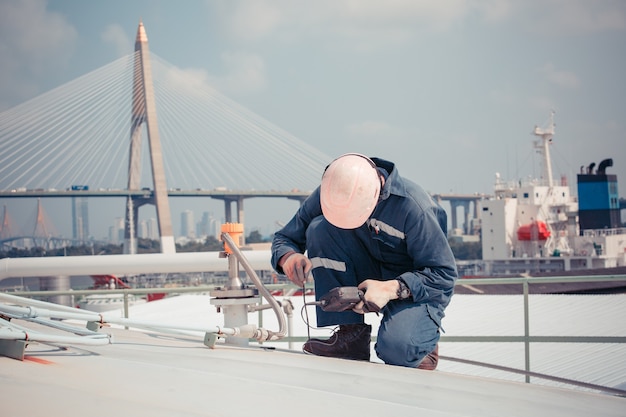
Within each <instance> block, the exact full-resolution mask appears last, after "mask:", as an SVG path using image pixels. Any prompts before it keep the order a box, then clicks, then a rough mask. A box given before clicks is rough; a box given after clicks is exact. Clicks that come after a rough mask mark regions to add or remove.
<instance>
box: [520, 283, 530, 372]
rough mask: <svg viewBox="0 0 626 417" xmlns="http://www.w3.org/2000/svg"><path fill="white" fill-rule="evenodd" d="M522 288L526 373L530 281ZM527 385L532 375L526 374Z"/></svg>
mask: <svg viewBox="0 0 626 417" xmlns="http://www.w3.org/2000/svg"><path fill="white" fill-rule="evenodd" d="M522 287H523V288H524V354H525V362H526V364H525V366H526V372H529V371H530V314H529V304H528V280H527V279H526V280H524V282H523V284H522ZM526 383H527V384H528V383H530V375H529V374H528V373H527V374H526Z"/></svg>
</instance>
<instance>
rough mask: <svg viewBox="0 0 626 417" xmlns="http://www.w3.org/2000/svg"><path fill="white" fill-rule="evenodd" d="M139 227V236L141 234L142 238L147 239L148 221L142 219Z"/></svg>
mask: <svg viewBox="0 0 626 417" xmlns="http://www.w3.org/2000/svg"><path fill="white" fill-rule="evenodd" d="M138 229H139V230H137V236H139V237H140V238H142V239H147V238H148V222H147V221H145V220H142V221H140V222H139V225H138Z"/></svg>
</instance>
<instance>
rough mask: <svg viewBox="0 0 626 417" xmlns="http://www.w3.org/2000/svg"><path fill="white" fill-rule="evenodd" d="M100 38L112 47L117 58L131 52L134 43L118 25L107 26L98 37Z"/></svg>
mask: <svg viewBox="0 0 626 417" xmlns="http://www.w3.org/2000/svg"><path fill="white" fill-rule="evenodd" d="M100 38H101V39H102V40H103V41H104V43H106V44H109V45H112V46H113V47H114V48H115V51H116V52H117V54H118V55H119V56H124V55H127V54H129V53H130V52H132V47H133V44H134V42H132V40H131V39H130V37H129V36H128V35H127V34H126V32H125V31H124V29H123V28H122V26H120V25H118V24H111V25H108V26H107V27H106V28H105V29H104V31H103V32H102V34H101V35H100Z"/></svg>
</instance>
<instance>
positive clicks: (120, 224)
mask: <svg viewBox="0 0 626 417" xmlns="http://www.w3.org/2000/svg"><path fill="white" fill-rule="evenodd" d="M123 241H124V218H122V217H116V218H115V220H114V222H113V226H111V227H109V242H111V243H122V242H123Z"/></svg>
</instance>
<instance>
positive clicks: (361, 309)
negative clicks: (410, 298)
mask: <svg viewBox="0 0 626 417" xmlns="http://www.w3.org/2000/svg"><path fill="white" fill-rule="evenodd" d="M399 287H400V286H399V284H398V281H397V280H395V279H391V280H389V281H377V280H375V279H366V280H365V281H363V282H362V283H360V284H359V289H360V290H361V291H363V292H364V295H363V298H364V301H361V302H360V303H358V304H357V305H355V306H354V308H353V309H352V310H353V311H354V312H356V313H359V314H364V313H369V312H371V311H375V309H374V308H373V307H374V306H376V307H378V310H380V309H382V308H383V307H384V306H386V305H387V303H388V302H389V301H390V300H395V299H396V298H398V288H399Z"/></svg>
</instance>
